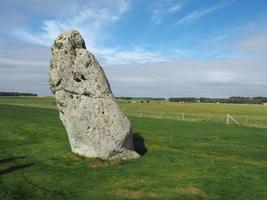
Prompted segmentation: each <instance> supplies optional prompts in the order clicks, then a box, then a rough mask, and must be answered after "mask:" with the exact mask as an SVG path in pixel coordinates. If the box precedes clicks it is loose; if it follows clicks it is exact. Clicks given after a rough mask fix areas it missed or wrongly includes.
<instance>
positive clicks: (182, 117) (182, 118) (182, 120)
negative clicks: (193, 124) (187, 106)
mask: <svg viewBox="0 0 267 200" xmlns="http://www.w3.org/2000/svg"><path fill="white" fill-rule="evenodd" d="M182 121H184V113H182Z"/></svg>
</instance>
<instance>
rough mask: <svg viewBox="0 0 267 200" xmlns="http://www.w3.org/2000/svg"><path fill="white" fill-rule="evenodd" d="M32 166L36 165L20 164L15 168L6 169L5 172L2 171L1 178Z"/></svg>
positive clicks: (0, 172) (0, 171)
mask: <svg viewBox="0 0 267 200" xmlns="http://www.w3.org/2000/svg"><path fill="white" fill-rule="evenodd" d="M32 165H34V164H33V163H29V164H19V165H15V166H12V167H9V168H7V169H4V170H0V176H2V175H5V174H9V173H12V172H14V171H17V170H22V169H25V168H28V167H30V166H32Z"/></svg>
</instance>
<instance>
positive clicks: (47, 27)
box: [13, 0, 168, 64]
mask: <svg viewBox="0 0 267 200" xmlns="http://www.w3.org/2000/svg"><path fill="white" fill-rule="evenodd" d="M115 2H117V5H116V6H115V5H113V7H112V8H111V7H101V8H99V5H98V4H93V5H90V6H83V7H82V8H81V9H80V10H79V12H76V13H74V14H73V13H70V14H69V17H67V18H64V19H51V20H44V21H43V22H42V26H41V31H40V32H37V33H36V32H31V31H22V30H19V31H16V32H14V33H13V35H15V36H16V37H17V38H19V39H21V40H23V41H27V42H31V43H34V44H38V45H45V46H50V45H51V44H52V42H53V40H54V39H55V38H56V37H57V35H58V34H59V33H61V32H63V31H65V30H69V29H77V30H79V31H80V32H81V34H82V35H83V37H84V39H85V42H86V46H87V48H88V49H89V50H90V51H92V52H93V53H94V54H96V55H97V57H98V58H100V60H101V61H102V63H103V64H129V63H149V62H151V63H154V62H162V61H166V60H168V59H167V58H165V57H164V56H162V55H160V54H159V53H157V52H151V51H148V50H146V49H144V48H143V47H137V48H136V47H133V48H131V47H129V48H128V49H127V50H124V49H122V48H121V47H119V46H116V47H103V45H102V44H103V42H104V41H105V40H106V39H107V38H108V37H110V35H109V33H108V31H107V29H108V28H109V27H110V26H111V25H112V24H114V23H116V22H117V21H118V20H120V18H122V16H123V15H124V13H125V12H126V11H128V9H129V1H122V0H117V1H114V3H115ZM115 4H116V3H115Z"/></svg>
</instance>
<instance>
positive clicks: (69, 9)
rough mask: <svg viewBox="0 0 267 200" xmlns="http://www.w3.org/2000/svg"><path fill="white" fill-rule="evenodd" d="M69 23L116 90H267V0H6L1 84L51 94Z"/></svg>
mask: <svg viewBox="0 0 267 200" xmlns="http://www.w3.org/2000/svg"><path fill="white" fill-rule="evenodd" d="M70 29H77V30H79V31H80V32H81V34H82V35H83V37H84V38H85V42H86V46H87V48H88V50H89V51H91V52H92V53H94V54H95V55H96V57H97V58H98V60H99V61H100V64H101V65H102V66H103V68H104V70H105V72H106V74H107V77H108V79H109V81H110V83H111V87H112V89H113V92H114V94H115V95H116V96H152V97H156V96H160V97H170V96H196V97H201V96H206V97H228V96H233V95H240V96H267V79H266V77H265V75H266V74H267V66H266V60H267V57H266V56H267V1H266V0H254V1H251V0H217V1H216V0H176V1H175V0H161V1H159V0H153V1H152V0H135V1H134V0H112V1H111V0H90V1H85V0H77V1H74V0H72V1H70V0H53V1H41V0H25V1H21V0H2V1H1V7H0V36H1V37H0V91H23V92H36V93H38V94H40V95H51V93H50V90H49V87H48V70H49V60H50V46H51V45H52V43H53V40H54V39H55V38H56V37H57V35H58V34H59V33H60V32H63V31H65V30H70Z"/></svg>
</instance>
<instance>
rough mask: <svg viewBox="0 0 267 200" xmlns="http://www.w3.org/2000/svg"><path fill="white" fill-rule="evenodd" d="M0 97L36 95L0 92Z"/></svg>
mask: <svg viewBox="0 0 267 200" xmlns="http://www.w3.org/2000/svg"><path fill="white" fill-rule="evenodd" d="M0 96H37V94H33V93H24V92H0Z"/></svg>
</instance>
